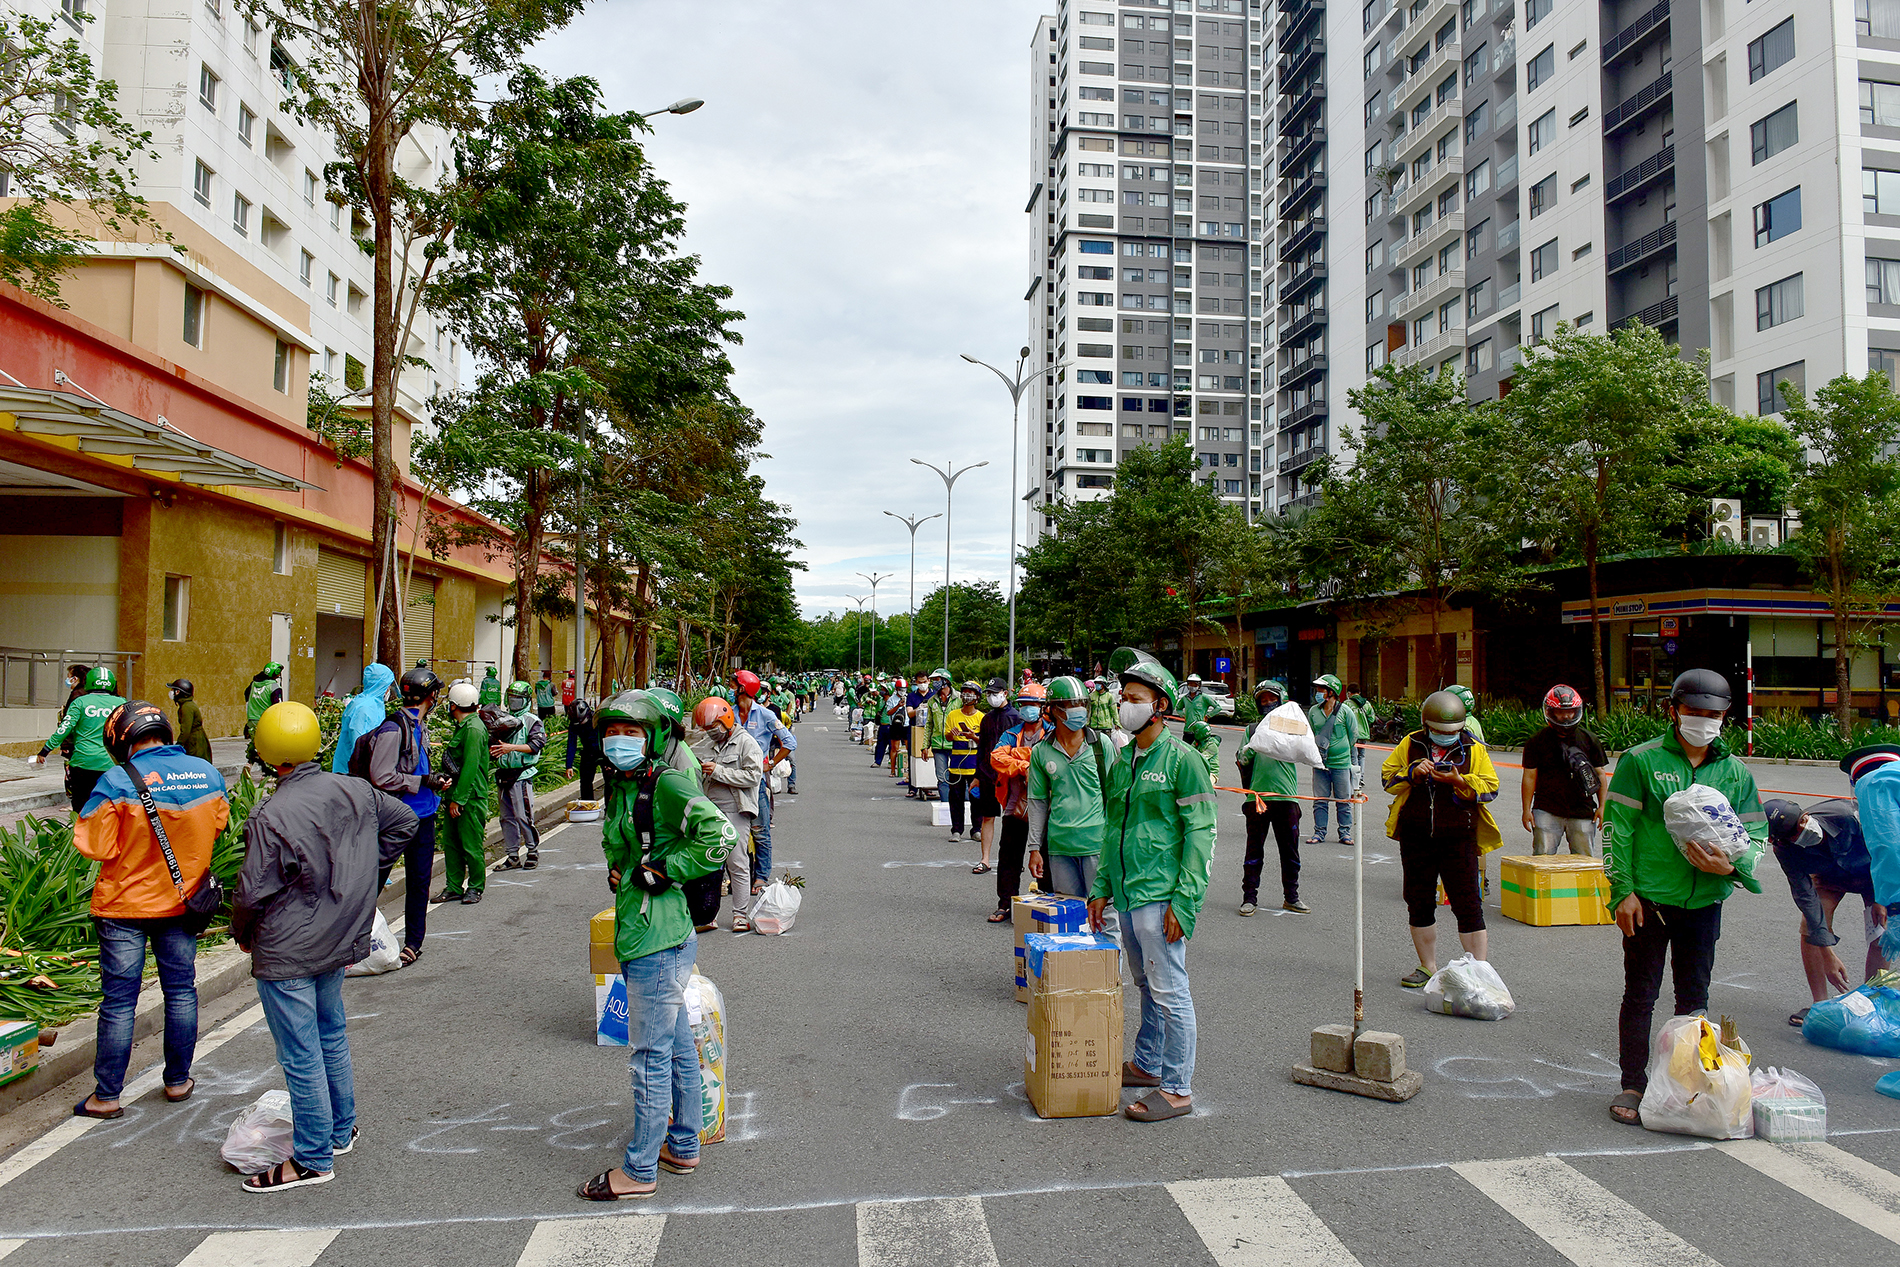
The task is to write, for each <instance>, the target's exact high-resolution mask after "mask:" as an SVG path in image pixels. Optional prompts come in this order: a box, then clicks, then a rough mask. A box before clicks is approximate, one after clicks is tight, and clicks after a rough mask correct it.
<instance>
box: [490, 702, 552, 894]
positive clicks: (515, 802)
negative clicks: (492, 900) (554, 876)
mask: <svg viewBox="0 0 1900 1267" xmlns="http://www.w3.org/2000/svg"><path fill="white" fill-rule="evenodd" d="M502 707H503V708H504V709H506V710H507V711H506V712H505V713H504V714H502V715H501V716H500V717H499V718H498V719H497V722H496V725H497V729H498V730H500V731H501V732H502V733H505V734H506V735H507V738H505V739H503V738H501V737H500V735H490V736H489V744H488V755H489V757H490V758H492V759H493V760H494V763H495V767H494V768H495V800H496V802H497V803H498V804H499V805H500V807H501V846H502V850H503V852H504V853H505V854H506V857H504V858H503V859H502V863H501V869H502V870H503V871H512V870H514V869H515V868H516V867H520V868H521V869H523V870H526V871H532V870H534V869H535V868H536V867H538V866H540V865H541V832H540V831H539V829H537V828H536V827H535V825H534V776H535V773H536V772H537V771H538V770H539V769H540V765H541V750H542V749H543V748H545V747H547V745H548V732H547V728H546V727H545V726H543V725H542V724H541V718H540V716H539V715H538V714H537V712H536V710H535V703H534V688H533V687H532V686H531V685H529V684H528V683H527V682H514V683H511V684H510V685H509V687H508V692H507V694H506V695H504V696H502ZM509 717H512V718H513V719H514V720H515V722H516V723H517V724H516V726H515V728H514V729H513V730H512V731H509V730H507V718H509ZM524 848H525V849H526V852H527V857H525V858H524V857H522V856H521V854H522V851H523V849H524Z"/></svg>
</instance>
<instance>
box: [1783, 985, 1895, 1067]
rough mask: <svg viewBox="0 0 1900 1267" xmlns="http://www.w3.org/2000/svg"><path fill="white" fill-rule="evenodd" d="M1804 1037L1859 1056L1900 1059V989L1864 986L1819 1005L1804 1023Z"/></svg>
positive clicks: (1811, 1010) (1814, 1007)
mask: <svg viewBox="0 0 1900 1267" xmlns="http://www.w3.org/2000/svg"><path fill="white" fill-rule="evenodd" d="M1801 1037H1803V1038H1805V1039H1807V1040H1808V1041H1809V1042H1811V1043H1813V1044H1814V1045H1815V1046H1817V1047H1833V1048H1835V1049H1836V1050H1839V1051H1847V1052H1853V1053H1854V1054H1855V1055H1857V1056H1888V1057H1893V1056H1900V990H1895V989H1893V988H1892V987H1890V986H1875V985H1864V986H1861V987H1860V988H1859V989H1858V990H1854V991H1852V992H1850V993H1847V994H1843V995H1841V997H1839V998H1838V999H1828V1000H1827V1001H1825V1002H1822V1003H1816V1004H1815V1005H1814V1006H1813V1007H1811V1008H1809V1009H1808V1019H1807V1020H1805V1021H1803V1022H1802V1024H1801Z"/></svg>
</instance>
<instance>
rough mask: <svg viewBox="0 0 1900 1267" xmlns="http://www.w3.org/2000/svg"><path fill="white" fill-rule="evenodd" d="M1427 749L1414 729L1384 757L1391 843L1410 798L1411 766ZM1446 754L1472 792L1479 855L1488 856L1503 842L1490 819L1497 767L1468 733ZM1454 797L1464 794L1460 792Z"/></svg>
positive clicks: (1395, 837) (1460, 737)
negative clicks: (1389, 802)
mask: <svg viewBox="0 0 1900 1267" xmlns="http://www.w3.org/2000/svg"><path fill="white" fill-rule="evenodd" d="M1430 747H1431V744H1430V741H1429V740H1427V739H1426V738H1425V735H1424V732H1423V731H1417V730H1415V731H1413V732H1412V733H1411V734H1409V735H1407V736H1406V737H1405V738H1403V739H1401V740H1400V741H1399V742H1398V743H1397V744H1395V745H1394V746H1393V748H1392V751H1391V752H1390V753H1388V754H1386V758H1385V765H1384V767H1383V768H1382V769H1381V771H1380V775H1381V777H1382V778H1383V780H1384V782H1385V790H1386V791H1388V792H1390V793H1391V794H1392V809H1391V810H1390V812H1388V813H1387V814H1386V818H1385V834H1386V835H1387V836H1388V837H1390V838H1391V839H1393V840H1397V839H1398V838H1399V814H1400V813H1401V812H1402V811H1403V810H1404V809H1405V802H1406V801H1407V800H1408V799H1410V797H1411V795H1412V788H1413V786H1414V784H1413V781H1412V775H1411V770H1412V766H1413V765H1414V764H1416V763H1417V762H1419V761H1421V760H1423V759H1424V758H1425V757H1426V756H1427V754H1428V752H1429V750H1430ZM1448 751H1449V752H1450V753H1451V754H1452V756H1453V764H1454V765H1456V766H1458V768H1459V770H1460V772H1461V773H1463V774H1464V776H1465V782H1466V783H1467V784H1469V785H1470V787H1471V790H1472V792H1473V793H1475V796H1474V797H1473V799H1474V800H1475V801H1476V806H1475V808H1476V811H1477V812H1476V814H1475V815H1474V819H1475V822H1474V824H1473V825H1474V826H1475V827H1476V829H1477V835H1478V852H1479V853H1481V854H1484V853H1490V852H1491V851H1492V850H1493V849H1496V848H1497V847H1498V846H1499V845H1501V844H1503V843H1504V833H1503V832H1501V831H1499V830H1498V824H1497V820H1496V819H1494V818H1492V817H1491V801H1492V800H1494V799H1495V798H1496V797H1497V794H1498V771H1497V767H1496V766H1494V765H1492V764H1491V753H1490V751H1489V750H1488V749H1486V748H1485V746H1484V745H1483V744H1481V743H1479V742H1477V741H1476V740H1474V739H1473V738H1472V737H1471V732H1470V731H1465V732H1464V733H1462V734H1460V735H1459V736H1458V743H1457V745H1456V746H1454V747H1452V748H1451V749H1449V750H1448ZM1454 794H1455V795H1459V796H1463V795H1464V793H1463V792H1456V793H1454Z"/></svg>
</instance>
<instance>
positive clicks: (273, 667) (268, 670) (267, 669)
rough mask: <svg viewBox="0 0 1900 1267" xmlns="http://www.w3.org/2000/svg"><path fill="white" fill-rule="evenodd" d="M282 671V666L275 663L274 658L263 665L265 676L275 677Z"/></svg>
mask: <svg viewBox="0 0 1900 1267" xmlns="http://www.w3.org/2000/svg"><path fill="white" fill-rule="evenodd" d="M283 671H284V666H283V665H281V664H279V663H277V661H275V660H272V661H271V662H270V663H269V664H267V665H265V666H264V676H265V677H277V676H279V675H280V674H282V673H283Z"/></svg>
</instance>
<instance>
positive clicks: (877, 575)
mask: <svg viewBox="0 0 1900 1267" xmlns="http://www.w3.org/2000/svg"><path fill="white" fill-rule="evenodd" d="M858 575H859V576H861V577H863V578H864V579H865V580H867V581H869V582H870V583H871V672H873V673H876V672H877V583H878V582H879V581H888V580H890V579H891V576H892V575H893V574H892V573H890V572H860V573H858Z"/></svg>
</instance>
